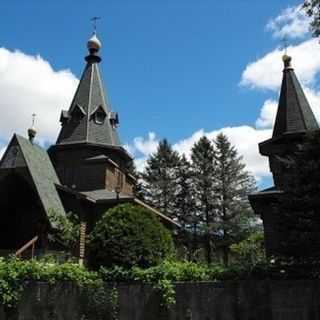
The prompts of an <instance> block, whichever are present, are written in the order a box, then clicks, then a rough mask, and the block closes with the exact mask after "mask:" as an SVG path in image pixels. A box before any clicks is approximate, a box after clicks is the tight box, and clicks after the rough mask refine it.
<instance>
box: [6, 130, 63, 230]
mask: <svg viewBox="0 0 320 320" xmlns="http://www.w3.org/2000/svg"><path fill="white" fill-rule="evenodd" d="M15 146H16V147H15ZM15 167H27V168H28V171H29V173H30V175H31V178H32V181H33V183H34V186H35V189H36V192H37V193H38V195H39V199H40V201H41V203H42V206H43V208H44V210H45V212H46V213H47V214H48V213H49V212H50V210H55V211H56V212H57V213H59V214H63V215H65V210H64V207H63V205H62V202H61V199H60V197H59V195H58V192H57V190H56V186H55V185H59V184H60V182H59V179H58V176H57V174H56V172H55V170H54V168H53V165H52V163H51V161H50V159H49V156H48V154H47V152H46V150H44V149H43V148H41V147H40V146H38V145H36V144H33V143H31V142H30V141H29V140H28V139H25V138H23V137H21V136H19V135H17V134H14V136H13V138H12V139H11V142H10V143H9V145H8V148H7V150H6V152H5V154H4V155H3V157H2V159H1V162H0V170H1V169H2V168H3V169H8V168H15ZM48 219H49V221H50V223H51V225H52V226H53V227H55V221H54V220H52V218H51V216H50V215H48Z"/></svg>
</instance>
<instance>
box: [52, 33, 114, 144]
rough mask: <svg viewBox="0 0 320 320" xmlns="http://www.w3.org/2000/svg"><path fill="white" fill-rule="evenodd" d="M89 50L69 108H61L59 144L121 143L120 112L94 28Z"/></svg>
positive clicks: (88, 44) (88, 46)
mask: <svg viewBox="0 0 320 320" xmlns="http://www.w3.org/2000/svg"><path fill="white" fill-rule="evenodd" d="M87 48H88V51H89V54H88V55H87V56H86V57H85V60H86V62H87V65H86V67H85V70H84V72H83V74H82V77H81V80H80V82H79V85H78V88H77V91H76V93H75V95H74V98H73V101H72V103H71V106H70V108H69V111H65V110H64V111H62V112H61V117H60V121H61V125H62V128H61V131H60V134H59V137H58V140H57V143H56V144H57V145H64V144H77V143H93V144H99V145H105V146H110V147H120V140H119V137H118V133H117V125H118V114H117V113H116V112H111V107H110V104H109V102H108V99H107V96H106V94H105V91H104V86H103V83H102V80H101V76H100V70H99V63H100V61H101V58H100V57H99V56H98V52H99V50H100V48H101V42H100V40H99V39H98V37H97V35H96V32H95V30H94V32H93V36H92V37H91V38H90V39H89V40H88V42H87Z"/></svg>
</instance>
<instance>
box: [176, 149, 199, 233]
mask: <svg viewBox="0 0 320 320" xmlns="http://www.w3.org/2000/svg"><path fill="white" fill-rule="evenodd" d="M177 169H178V170H177V177H176V178H177V180H176V196H175V207H176V210H175V211H176V212H177V217H178V221H179V223H180V224H181V225H182V227H183V228H187V229H190V226H191V225H192V221H193V215H194V208H195V199H194V186H193V181H192V171H191V164H190V163H189V161H188V160H187V158H186V156H185V155H184V154H183V155H182V157H181V158H180V161H179V165H178V168H177Z"/></svg>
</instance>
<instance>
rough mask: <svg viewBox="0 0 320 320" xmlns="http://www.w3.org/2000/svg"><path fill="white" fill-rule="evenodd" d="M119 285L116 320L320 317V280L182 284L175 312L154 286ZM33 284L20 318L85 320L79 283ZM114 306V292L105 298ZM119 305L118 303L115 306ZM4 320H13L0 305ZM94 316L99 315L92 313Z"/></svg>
mask: <svg viewBox="0 0 320 320" xmlns="http://www.w3.org/2000/svg"><path fill="white" fill-rule="evenodd" d="M106 286H107V289H108V290H109V293H110V290H111V288H114V287H115V288H116V291H117V295H118V300H117V303H116V308H117V309H118V316H117V318H114V317H113V318H112V317H110V320H115V319H119V320H165V319H166V320H316V319H320V299H319V296H320V281H315V280H293V281H289V280H288V281H239V282H236V281H225V282H183V283H176V299H177V303H176V305H174V306H173V307H171V308H170V310H167V309H166V308H165V307H162V306H161V304H160V298H159V296H158V295H157V293H156V292H155V291H154V290H153V289H152V286H151V285H149V284H127V283H120V284H115V285H113V284H106ZM52 290H53V288H52V287H50V286H48V285H47V284H44V283H30V284H29V285H28V286H27V288H26V289H25V291H24V294H23V298H22V300H21V302H20V304H19V307H18V313H19V315H16V316H15V317H14V318H10V319H18V320H34V319H41V320H47V319H48V320H49V319H50V320H52V319H57V320H79V319H81V308H82V307H83V306H82V304H83V301H82V298H81V297H80V295H79V288H78V287H77V286H76V285H74V284H58V285H56V286H55V287H54V295H53V294H52ZM101 298H102V299H104V301H105V305H106V306H108V305H110V294H107V295H106V296H105V297H101ZM113 307H115V305H113ZM0 319H1V320H2V319H4V320H5V319H9V318H7V316H6V315H5V313H4V311H3V309H2V310H1V308H0ZM90 319H92V320H93V319H95V320H98V319H102V318H97V317H95V316H94V315H93V314H92V317H91V318H90Z"/></svg>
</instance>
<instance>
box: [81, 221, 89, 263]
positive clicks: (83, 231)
mask: <svg viewBox="0 0 320 320" xmlns="http://www.w3.org/2000/svg"><path fill="white" fill-rule="evenodd" d="M86 229H87V223H86V222H85V221H83V220H81V222H80V246H79V266H83V259H84V254H85V244H86Z"/></svg>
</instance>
